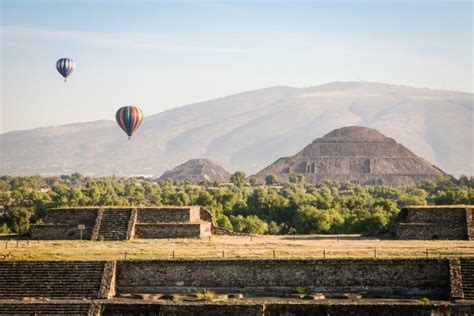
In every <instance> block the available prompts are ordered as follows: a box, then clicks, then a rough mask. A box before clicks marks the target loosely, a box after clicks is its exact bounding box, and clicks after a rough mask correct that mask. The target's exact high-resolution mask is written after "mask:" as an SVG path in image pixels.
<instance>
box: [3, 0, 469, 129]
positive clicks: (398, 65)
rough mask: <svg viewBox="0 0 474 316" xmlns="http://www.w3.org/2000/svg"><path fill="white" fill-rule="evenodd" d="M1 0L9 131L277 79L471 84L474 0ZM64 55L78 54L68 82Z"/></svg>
mask: <svg viewBox="0 0 474 316" xmlns="http://www.w3.org/2000/svg"><path fill="white" fill-rule="evenodd" d="M0 3H1V22H0V28H1V47H0V51H1V65H0V73H1V91H0V92H1V108H0V110H1V112H0V116H1V121H0V133H4V132H8V131H12V130H23V129H30V128H35V127H42V126H50V125H60V124H67V123H73V122H84V121H94V120H102V119H109V120H113V119H114V118H115V111H116V110H117V109H118V108H119V107H121V106H124V105H137V106H139V107H140V108H141V109H142V110H143V112H144V115H145V116H148V115H152V114H156V113H158V112H161V111H164V110H167V109H171V108H173V107H177V106H182V105H186V104H191V103H196V102H199V101H205V100H209V99H213V98H218V97H222V96H226V95H230V94H235V93H239V92H242V91H247V90H253V89H260V88H265V87H270V86H279V85H287V86H294V87H308V86H315V85H319V84H323V83H327V82H331V81H352V80H355V81H372V82H385V83H394V84H403V85H410V86H415V87H428V88H433V89H447V90H458V91H465V92H473V81H472V76H473V55H472V53H473V34H472V33H473V28H472V26H473V25H472V19H473V4H472V2H471V1H464V2H459V1H435V0H434V1H427V0H419V1H396V0H395V1H383V0H381V1H362V0H361V1H355V0H354V1H131V0H130V1H120V0H116V1H106V0H102V1H100V0H94V1H85V0H64V1H44V0H36V1H22V0H0ZM61 57H69V58H72V59H73V60H74V61H75V63H76V69H75V70H74V72H73V73H72V75H71V77H70V78H69V79H68V82H67V83H65V82H64V81H63V80H62V78H61V77H60V75H59V73H57V71H56V69H55V63H56V60H57V59H59V58H61Z"/></svg>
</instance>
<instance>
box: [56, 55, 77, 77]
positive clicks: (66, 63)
mask: <svg viewBox="0 0 474 316" xmlns="http://www.w3.org/2000/svg"><path fill="white" fill-rule="evenodd" d="M74 67H76V64H75V63H74V61H73V60H72V59H70V58H61V59H59V60H58V61H57V62H56V69H57V70H58V72H59V73H60V74H61V76H63V77H64V81H66V79H67V77H69V75H70V74H71V73H72V71H73V70H74Z"/></svg>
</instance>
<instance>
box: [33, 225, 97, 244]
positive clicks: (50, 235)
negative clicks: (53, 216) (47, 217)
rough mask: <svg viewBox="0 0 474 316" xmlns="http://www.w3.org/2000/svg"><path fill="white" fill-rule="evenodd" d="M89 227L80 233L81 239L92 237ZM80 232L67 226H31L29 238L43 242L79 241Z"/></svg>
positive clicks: (73, 227)
mask: <svg viewBox="0 0 474 316" xmlns="http://www.w3.org/2000/svg"><path fill="white" fill-rule="evenodd" d="M92 229H93V227H91V226H89V227H88V226H86V229H84V230H83V231H82V239H91V235H92ZM80 234H81V233H80V231H79V229H78V228H77V225H76V226H69V225H61V224H56V225H51V224H47V225H43V224H41V225H31V227H30V236H31V238H33V239H44V240H54V239H80V237H81V236H80Z"/></svg>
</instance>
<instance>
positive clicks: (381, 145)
mask: <svg viewBox="0 0 474 316" xmlns="http://www.w3.org/2000/svg"><path fill="white" fill-rule="evenodd" d="M268 175H275V176H277V177H278V178H279V180H280V181H282V182H287V181H289V178H290V176H292V175H301V176H303V177H304V179H305V182H306V183H315V184H321V183H322V182H323V181H325V180H339V181H350V182H353V183H357V184H368V185H382V184H383V185H403V184H414V183H416V182H419V181H421V180H436V179H437V178H439V177H440V178H449V177H450V176H448V175H447V174H446V173H444V172H443V171H442V170H440V169H439V168H438V167H436V166H434V165H432V164H430V163H429V162H427V161H426V160H424V159H423V158H420V157H418V156H417V155H415V154H414V153H413V152H411V151H410V150H408V149H407V148H406V147H404V146H403V145H402V144H399V143H397V142H396V141H395V140H393V139H392V138H388V137H386V136H384V135H383V134H382V133H380V132H378V131H377V130H375V129H371V128H367V127H361V126H350V127H343V128H339V129H336V130H333V131H332V132H330V133H329V134H326V135H324V136H323V137H321V138H318V139H316V140H315V141H313V142H312V143H311V144H309V145H308V146H306V147H305V148H304V149H303V150H301V151H300V152H298V153H297V154H296V155H294V156H291V157H284V158H280V159H278V160H277V161H276V162H274V163H273V164H271V165H270V166H268V167H266V168H264V169H263V170H262V171H260V172H258V173H257V174H256V175H254V176H253V177H254V178H256V179H257V180H258V181H259V182H260V183H264V182H265V178H266V177H267V176H268Z"/></svg>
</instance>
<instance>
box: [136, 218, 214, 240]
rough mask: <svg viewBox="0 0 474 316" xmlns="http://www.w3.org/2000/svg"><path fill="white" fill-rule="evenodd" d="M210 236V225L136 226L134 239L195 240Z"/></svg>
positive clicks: (164, 224) (168, 224)
mask: <svg viewBox="0 0 474 316" xmlns="http://www.w3.org/2000/svg"><path fill="white" fill-rule="evenodd" d="M210 234H211V223H209V222H206V223H179V224H175V223H162V224H136V225H135V237H136V238H195V237H204V236H209V235H210Z"/></svg>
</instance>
